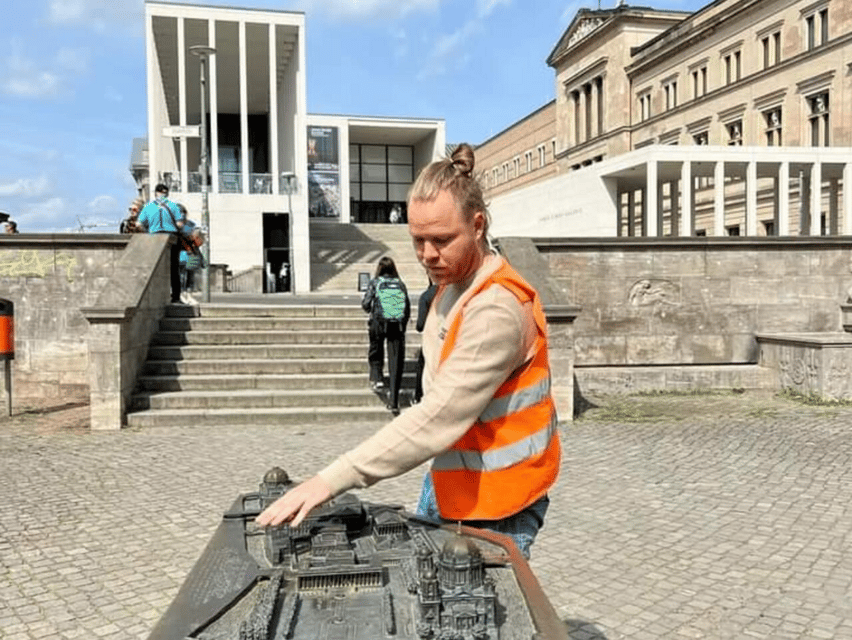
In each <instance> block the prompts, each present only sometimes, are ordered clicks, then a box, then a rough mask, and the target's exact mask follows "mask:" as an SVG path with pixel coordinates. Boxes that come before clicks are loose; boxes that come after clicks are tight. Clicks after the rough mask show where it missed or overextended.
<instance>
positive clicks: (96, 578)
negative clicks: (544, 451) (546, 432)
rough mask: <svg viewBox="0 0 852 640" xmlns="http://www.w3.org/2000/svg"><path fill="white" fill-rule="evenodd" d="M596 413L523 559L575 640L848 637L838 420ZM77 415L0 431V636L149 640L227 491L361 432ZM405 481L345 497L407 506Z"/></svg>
mask: <svg viewBox="0 0 852 640" xmlns="http://www.w3.org/2000/svg"><path fill="white" fill-rule="evenodd" d="M594 404H596V405H597V406H592V407H589V408H588V409H587V410H586V411H585V413H584V414H583V416H582V418H581V419H579V420H577V421H575V422H574V423H569V424H565V425H563V427H562V437H563V444H564V451H565V452H564V460H563V469H562V475H561V477H560V480H559V484H558V485H557V487H556V489H555V490H554V491H553V492H552V503H551V511H550V513H549V515H548V521H547V524H546V527H545V528H544V529H543V530H542V532H541V534H540V536H539V539H538V541H537V543H536V545H535V546H534V547H533V559H532V566H533V570H534V571H535V573H536V574H537V576H538V578H539V580H540V581H541V583H542V585H543V587H544V589H545V591H546V592H547V594H548V595H549V597H550V599H551V601H552V602H553V604H554V606H555V607H556V609H557V611H558V612H559V614H560V616H561V617H562V618H563V619H564V620H565V621H566V623H567V624H568V628H569V632H570V636H571V638H572V640H591V639H607V640H616V639H621V638H629V639H635V640H659V639H672V640H674V639H678V640H680V639H684V640H686V639H695V638H714V639H715V638H737V639H741V638H769V639H773V640H776V639H779V640H780V639H787V638H790V639H792V638H816V639H819V638H825V639H830V638H836V639H843V638H847V639H852V601H850V597H851V596H850V583H852V554H850V553H849V552H848V550H849V548H850V537H852V507H850V500H849V496H850V495H852V459H850V457H851V456H852V407H848V406H846V407H844V406H841V407H819V406H806V405H804V404H801V403H798V402H794V401H792V400H790V399H784V398H778V397H772V396H766V395H752V394H744V395H734V394H729V395H706V396H702V395H695V396H684V397H681V396H675V397H672V396H660V397H644V396H643V397H631V398H627V399H619V400H615V399H603V400H598V401H596V402H595V403H594ZM86 411H87V409H86V408H85V407H83V408H76V409H75V408H70V409H66V410H64V411H57V412H53V413H43V414H37V413H26V414H23V415H16V416H14V417H13V418H12V419H11V420H9V419H6V420H5V422H2V423H0V460H2V464H0V638H2V639H3V640H24V639H27V640H30V639H36V638H38V639H51V640H53V639H57V638H85V639H87V640H88V639H90V638H103V639H110V640H112V639H115V640H119V639H120V640H126V639H128V638H140V639H144V638H146V637H147V635H148V632H149V631H150V629H151V628H152V626H153V625H154V623H155V622H156V621H157V620H158V619H159V617H160V615H161V614H162V613H163V612H164V610H165V609H166V607H167V606H168V604H169V603H170V601H171V599H172V598H173V597H174V595H175V593H176V592H177V590H178V588H179V586H180V585H181V583H182V581H183V579H184V576H185V575H186V573H187V571H188V570H189V569H190V567H191V566H192V565H193V563H194V562H195V560H196V558H197V557H198V555H199V554H200V553H201V551H202V549H203V548H204V546H205V545H206V543H207V541H208V538H209V536H210V535H211V533H212V531H213V530H214V529H215V527H216V526H217V525H218V523H219V520H220V517H221V514H222V512H223V511H224V510H225V509H226V508H227V507H228V506H229V505H230V504H231V502H232V500H233V498H234V497H235V496H236V495H237V494H238V493H242V492H245V491H251V490H254V489H255V488H256V485H257V483H258V482H259V480H260V478H261V476H262V475H263V473H264V472H265V471H266V470H267V469H268V468H269V467H271V466H273V465H276V464H279V465H281V466H283V467H284V468H286V469H287V470H288V471H289V472H290V474H291V475H292V476H294V477H306V476H308V474H310V473H311V472H312V471H314V470H315V469H316V468H317V467H318V466H319V465H320V464H321V463H322V462H323V461H326V460H328V459H329V458H330V457H331V456H332V455H333V454H336V453H338V452H341V451H343V450H344V449H346V448H347V447H349V446H351V445H353V444H354V443H356V442H357V441H359V440H360V439H361V438H362V437H363V436H364V435H365V434H366V433H368V432H369V431H371V429H372V428H373V427H371V426H369V425H367V426H363V425H362V426H350V425H328V426H324V427H320V428H311V429H306V428H303V429H295V428H269V427H254V428H245V429H240V430H235V429H227V428H221V429H199V428H155V429H146V430H123V431H121V432H116V433H92V432H89V431H87V430H85V429H84V428H81V427H82V426H83V425H84V424H85V412H86ZM74 412H76V413H74ZM69 416H70V419H69ZM374 426H375V425H374ZM420 479H421V473H419V472H417V471H415V472H412V473H409V474H407V475H405V476H403V477H401V478H397V479H394V480H390V481H387V482H385V483H382V484H380V485H378V486H376V487H374V488H372V489H370V490H368V491H364V492H362V496H363V497H364V498H365V499H368V500H373V501H387V502H400V503H402V504H405V505H407V506H408V507H413V503H414V500H415V497H416V495H417V491H418V488H419V484H420Z"/></svg>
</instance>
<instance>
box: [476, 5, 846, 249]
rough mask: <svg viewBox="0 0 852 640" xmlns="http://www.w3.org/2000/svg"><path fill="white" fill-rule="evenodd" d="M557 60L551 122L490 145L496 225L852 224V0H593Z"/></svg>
mask: <svg viewBox="0 0 852 640" xmlns="http://www.w3.org/2000/svg"><path fill="white" fill-rule="evenodd" d="M547 63H548V64H549V65H550V66H551V67H553V69H554V72H555V88H556V97H555V101H554V103H553V105H554V106H553V116H552V124H549V126H550V127H552V128H551V130H550V131H548V129H547V127H542V128H537V129H536V130H535V131H534V132H530V133H526V134H525V131H526V130H528V129H529V128H530V121H531V119H533V118H534V117H535V116H536V115H538V114H539V113H540V112H541V110H539V112H536V113H534V114H531V116H529V117H527V118H525V119H523V120H521V121H519V122H518V123H516V124H514V125H512V126H511V127H509V128H508V129H506V130H505V131H504V132H503V133H501V134H499V135H498V136H495V137H494V138H492V139H490V140H489V141H487V142H486V143H484V144H483V145H482V146H481V149H480V154H481V157H482V158H483V159H486V158H487V163H488V164H487V165H486V166H482V167H481V170H482V171H483V173H484V174H485V175H487V176H488V178H489V179H488V180H487V181H486V187H487V189H486V196H487V197H488V198H490V199H491V212H492V216H493V218H494V225H493V229H494V233H495V234H496V235H500V234H503V235H506V234H514V235H535V236H546V235H553V236H566V235H572V236H595V235H604V236H615V235H619V236H634V235H635V236H657V235H675V236H677V235H751V236H754V235H820V234H840V233H842V234H849V233H852V149H850V147H852V74H850V69H852V6H850V5H849V3H846V2H841V1H840V0H824V1H818V2H812V1H811V0H760V1H757V0H717V1H715V2H712V3H710V4H708V5H706V6H705V7H704V8H702V9H700V10H699V11H697V12H695V13H693V14H686V13H683V12H673V11H658V10H654V9H649V8H645V7H631V6H628V5H624V4H619V5H618V6H617V7H615V8H612V9H599V10H588V9H581V10H580V11H579V12H578V13H577V15H576V17H575V19H574V20H573V21H572V23H571V25H570V26H569V27H568V29H567V30H566V31H565V33H564V34H563V36H562V37H561V38H560V40H559V42H558V43H557V44H556V46H555V47H554V49H553V50H552V51H551V53H550V55H549V56H548V58H547ZM549 136H550V137H551V138H552V140H553V141H554V142H553V147H554V149H555V153H554V156H555V162H554V163H553V164H554V165H555V166H553V167H552V168H550V169H549V170H548V171H547V172H545V171H541V167H542V165H543V164H544V163H545V162H546V156H544V158H542V159H543V160H544V162H541V161H539V162H536V160H538V157H539V156H538V154H537V153H536V150H537V149H538V148H540V147H541V146H542V145H544V146H545V147H546V146H547V145H546V143H547V141H548V138H549ZM524 137H526V139H527V142H526V144H525V145H524V144H522V143H519V139H523V138H524ZM676 146H679V147H680V148H675V147H676ZM698 147H700V148H698ZM518 157H520V158H521V161H520V162H518V163H514V162H513V158H518ZM527 157H531V158H532V162H531V163H530V164H528V163H527V162H524V160H523V158H527ZM506 163H509V164H508V168H509V170H508V171H507V172H506V171H504V170H503V169H504V168H505V167H506V166H507V165H506ZM495 176H496V177H497V179H494V178H495ZM844 185H846V188H844Z"/></svg>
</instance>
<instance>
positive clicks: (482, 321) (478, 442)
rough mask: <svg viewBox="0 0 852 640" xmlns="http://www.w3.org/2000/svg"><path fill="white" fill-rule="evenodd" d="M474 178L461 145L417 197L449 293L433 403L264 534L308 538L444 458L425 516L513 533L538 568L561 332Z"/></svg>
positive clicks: (426, 239)
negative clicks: (329, 519) (292, 531)
mask: <svg viewBox="0 0 852 640" xmlns="http://www.w3.org/2000/svg"><path fill="white" fill-rule="evenodd" d="M473 169H474V152H473V148H472V147H471V146H470V145H468V144H461V145H459V146H458V147H457V148H456V149H455V150H454V151H453V153H452V156H450V157H449V158H444V159H443V160H437V161H435V162H433V163H432V164H430V165H429V166H427V167H426V168H425V169H424V170H423V171H422V172H421V173H420V175H419V176H418V178H417V180H416V182H415V183H414V185H413V186H412V188H411V191H410V193H409V201H408V230H409V232H410V233H411V238H412V241H413V243H414V250H415V253H416V254H417V258H418V260H419V261H420V263H421V264H422V265H423V266H424V267H425V268H426V271H427V273H428V275H429V278H430V279H431V280H432V282H434V283H435V284H437V285H438V292H437V293H436V294H435V298H434V300H433V301H432V307H431V310H430V311H429V314H428V316H427V318H426V327H425V329H424V331H423V351H424V353H425V356H426V370H425V372H424V375H423V386H424V390H425V393H424V395H423V400H422V401H421V402H420V403H418V404H416V405H414V406H412V407H411V408H410V409H407V410H406V411H405V412H404V413H403V414H402V415H400V416H398V417H396V418H395V419H394V420H392V421H391V422H390V423H388V424H387V425H385V426H384V427H382V428H381V429H379V431H377V432H376V433H375V434H373V435H372V436H371V437H369V438H367V439H366V440H365V441H364V442H362V443H361V444H359V445H357V446H356V447H354V448H353V449H351V450H349V451H348V452H346V453H344V454H342V455H341V456H339V457H338V458H337V459H336V460H334V461H333V462H332V463H331V464H330V465H328V466H327V467H325V468H324V469H322V470H321V471H320V472H319V473H317V474H316V475H315V476H313V477H312V478H311V479H309V480H307V481H306V482H303V483H302V484H300V485H298V486H296V487H294V488H292V489H290V490H288V491H287V492H286V493H285V494H284V495H283V496H281V497H280V498H279V499H278V500H276V501H275V502H274V503H272V504H271V505H270V506H269V507H267V508H266V509H265V510H264V511H263V512H262V513H261V514H260V515H259V516H257V519H256V521H257V523H258V525H260V526H275V525H279V524H281V523H284V522H287V523H289V524H290V526H291V527H297V526H299V524H300V523H301V522H302V521H303V520H304V519H305V516H306V515H307V514H308V513H309V512H310V511H311V509H313V508H314V507H316V506H317V505H319V504H322V503H323V502H325V501H327V500H329V499H331V498H333V497H334V496H337V495H340V494H341V493H343V492H344V491H347V490H349V489H352V488H355V487H368V486H370V485H372V484H375V483H376V482H378V481H379V480H382V479H383V478H392V477H394V476H398V475H400V474H402V473H405V472H406V471H409V470H411V469H414V468H415V467H417V466H418V465H420V464H421V463H423V462H426V461H427V460H429V459H430V458H431V459H432V466H431V469H430V471H429V473H427V475H426V477H425V478H424V482H423V488H422V490H421V494H420V500H419V503H418V507H417V513H418V515H421V516H423V517H426V518H429V519H431V520H435V521H438V522H452V523H455V522H461V523H463V524H465V525H468V526H471V527H478V528H483V529H489V530H491V531H496V532H498V533H502V534H504V535H507V536H510V537H511V538H512V539H513V540H514V542H515V544H516V546H517V547H518V549H519V550H520V551H521V552H522V553H523V554H524V555H526V556H529V549H530V546H531V545H532V543H533V541H534V540H535V537H536V535H537V533H538V531H539V529H540V527H541V526H542V525H543V524H544V517H545V514H546V512H547V508H548V504H549V499H548V491H550V489H551V487H552V486H553V484H554V483H555V482H556V477H557V475H558V473H559V466H560V455H561V454H560V450H561V449H560V444H559V433H558V429H557V416H556V407H555V404H554V401H553V397H552V395H551V391H550V364H549V360H548V341H547V322H546V319H545V316H544V310H543V308H542V305H541V300H540V298H539V295H538V293H537V292H536V290H535V289H534V288H533V287H532V286H531V285H530V284H529V283H527V282H526V280H524V278H523V277H522V276H521V275H520V274H519V273H518V272H517V271H515V270H514V269H513V268H512V267H511V266H510V265H509V263H508V262H507V261H506V260H505V259H503V258H502V257H500V256H498V255H496V254H494V253H493V252H492V251H491V249H490V245H489V243H488V213H487V208H486V206H485V201H484V199H483V196H482V188H481V187H480V185H479V183H478V181H477V180H476V177H475V176H474V173H473Z"/></svg>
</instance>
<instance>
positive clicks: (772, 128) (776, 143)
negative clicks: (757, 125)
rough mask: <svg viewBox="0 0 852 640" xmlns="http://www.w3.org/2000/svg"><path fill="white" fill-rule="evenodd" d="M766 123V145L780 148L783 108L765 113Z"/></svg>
mask: <svg viewBox="0 0 852 640" xmlns="http://www.w3.org/2000/svg"><path fill="white" fill-rule="evenodd" d="M763 119H764V121H765V122H766V145H767V146H769V147H780V146H781V145H782V142H781V107H777V108H775V109H770V110H769V111H765V112H764V113H763Z"/></svg>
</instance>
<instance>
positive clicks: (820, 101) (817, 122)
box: [808, 91, 830, 147]
mask: <svg viewBox="0 0 852 640" xmlns="http://www.w3.org/2000/svg"><path fill="white" fill-rule="evenodd" d="M808 109H809V111H810V115H809V116H808V121H809V123H810V127H811V146H812V147H827V146H829V143H830V137H829V110H828V91H823V92H822V93H817V94H816V95H813V96H810V97H809V98H808Z"/></svg>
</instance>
